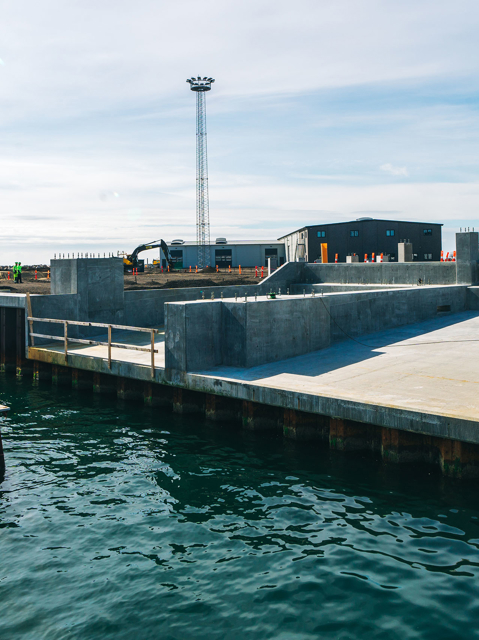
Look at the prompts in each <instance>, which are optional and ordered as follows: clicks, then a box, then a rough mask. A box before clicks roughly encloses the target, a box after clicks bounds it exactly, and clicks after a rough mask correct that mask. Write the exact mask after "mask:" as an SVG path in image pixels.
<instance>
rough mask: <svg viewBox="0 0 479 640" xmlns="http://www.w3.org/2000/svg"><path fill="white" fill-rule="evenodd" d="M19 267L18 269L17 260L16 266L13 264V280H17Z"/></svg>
mask: <svg viewBox="0 0 479 640" xmlns="http://www.w3.org/2000/svg"><path fill="white" fill-rule="evenodd" d="M17 269H18V262H15V264H14V266H13V269H12V271H13V282H15V283H16V282H17Z"/></svg>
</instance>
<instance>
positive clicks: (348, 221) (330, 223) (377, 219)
mask: <svg viewBox="0 0 479 640" xmlns="http://www.w3.org/2000/svg"><path fill="white" fill-rule="evenodd" d="M362 222H389V223H391V224H420V225H423V226H424V225H435V226H437V227H442V226H444V225H443V224H442V222H417V221H416V220H384V219H383V218H356V220H347V221H346V222H323V223H322V224H307V225H305V226H304V227H301V228H300V229H296V230H295V231H291V232H290V233H287V234H286V235H284V236H281V237H280V238H278V240H283V238H287V237H288V236H290V235H291V234H293V233H298V232H299V231H304V230H305V229H315V228H317V227H335V226H337V225H340V224H360V223H362Z"/></svg>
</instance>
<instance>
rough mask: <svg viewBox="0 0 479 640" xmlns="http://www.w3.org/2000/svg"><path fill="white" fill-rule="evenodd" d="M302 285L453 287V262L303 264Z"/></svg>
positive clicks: (454, 268) (454, 266)
mask: <svg viewBox="0 0 479 640" xmlns="http://www.w3.org/2000/svg"><path fill="white" fill-rule="evenodd" d="M304 266H305V271H304V282H309V283H313V282H316V283H321V282H330V283H338V284H418V281H419V279H421V280H422V281H423V283H424V284H456V264H455V263H454V262H413V263H395V262H382V263H372V262H369V263H364V262H359V263H352V264H346V263H338V264H334V263H333V264H307V265H304ZM469 284H471V283H469Z"/></svg>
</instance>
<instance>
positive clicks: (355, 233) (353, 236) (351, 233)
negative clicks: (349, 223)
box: [349, 230, 359, 238]
mask: <svg viewBox="0 0 479 640" xmlns="http://www.w3.org/2000/svg"><path fill="white" fill-rule="evenodd" d="M349 235H350V236H351V238H357V237H358V236H359V231H355V230H353V231H350V232H349Z"/></svg>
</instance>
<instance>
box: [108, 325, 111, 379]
mask: <svg viewBox="0 0 479 640" xmlns="http://www.w3.org/2000/svg"><path fill="white" fill-rule="evenodd" d="M108 368H109V369H111V324H109V325H108Z"/></svg>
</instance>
